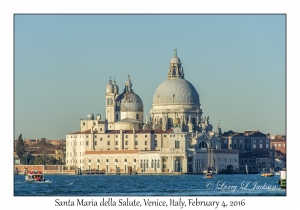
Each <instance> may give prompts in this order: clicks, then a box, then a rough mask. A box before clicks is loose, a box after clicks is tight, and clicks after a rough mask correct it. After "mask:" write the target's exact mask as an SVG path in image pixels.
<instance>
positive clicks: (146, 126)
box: [143, 124, 152, 130]
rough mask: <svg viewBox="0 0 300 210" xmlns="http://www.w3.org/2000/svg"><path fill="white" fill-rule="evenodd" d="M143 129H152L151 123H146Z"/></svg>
mask: <svg viewBox="0 0 300 210" xmlns="http://www.w3.org/2000/svg"><path fill="white" fill-rule="evenodd" d="M143 130H152V129H151V125H149V124H145V125H144V126H143Z"/></svg>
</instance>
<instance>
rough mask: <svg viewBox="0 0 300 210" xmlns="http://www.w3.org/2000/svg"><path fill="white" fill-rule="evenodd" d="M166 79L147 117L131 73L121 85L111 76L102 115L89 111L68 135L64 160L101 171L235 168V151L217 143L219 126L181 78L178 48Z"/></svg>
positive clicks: (178, 170)
mask: <svg viewBox="0 0 300 210" xmlns="http://www.w3.org/2000/svg"><path fill="white" fill-rule="evenodd" d="M167 75H168V77H167V79H166V80H165V81H164V82H162V83H161V84H160V85H159V86H158V88H157V89H156V91H155V93H154V95H153V103H152V109H151V111H150V118H148V117H147V116H146V117H145V122H143V119H144V110H143V102H142V100H141V98H140V97H139V96H138V95H137V94H136V93H135V92H134V91H133V89H132V83H131V80H130V77H129V76H128V79H127V80H126V82H125V87H124V91H123V92H122V93H120V94H119V88H118V86H117V84H116V82H115V81H114V82H113V83H112V81H111V80H109V83H108V85H107V87H106V98H105V102H106V113H105V114H106V117H105V118H104V119H101V116H100V115H97V116H96V118H94V115H93V114H88V115H87V118H86V119H81V120H80V131H78V132H74V133H69V134H67V135H66V155H67V156H66V164H67V166H68V167H69V168H72V167H73V168H80V169H81V170H92V169H96V170H103V171H105V173H117V172H120V173H130V172H138V173H202V172H203V171H205V170H207V168H208V167H210V168H212V169H214V171H216V172H217V171H219V172H220V171H222V170H223V171H224V170H225V169H226V170H227V169H228V167H229V168H233V170H232V171H230V172H234V171H236V170H235V169H237V168H238V151H237V152H236V151H232V150H227V149H221V147H220V145H221V141H220V140H221V139H220V135H221V128H220V125H218V128H217V130H216V132H213V131H212V129H213V127H212V125H211V124H209V117H204V119H203V118H202V110H201V108H200V99H199V94H198V92H197V90H196V89H195V88H194V86H193V85H192V84H191V83H190V82H188V81H187V80H185V78H184V72H183V68H182V63H181V61H180V59H179V58H178V57H177V51H176V50H175V52H174V57H173V58H172V59H171V61H170V67H169V70H168V74H167Z"/></svg>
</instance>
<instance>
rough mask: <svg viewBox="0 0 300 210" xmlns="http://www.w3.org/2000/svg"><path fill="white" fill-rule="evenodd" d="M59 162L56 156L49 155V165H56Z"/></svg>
mask: <svg viewBox="0 0 300 210" xmlns="http://www.w3.org/2000/svg"><path fill="white" fill-rule="evenodd" d="M57 162H58V160H56V159H55V158H54V157H52V156H51V157H49V158H48V160H47V165H56V163H57Z"/></svg>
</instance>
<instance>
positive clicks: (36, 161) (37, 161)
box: [32, 155, 44, 165]
mask: <svg viewBox="0 0 300 210" xmlns="http://www.w3.org/2000/svg"><path fill="white" fill-rule="evenodd" d="M32 163H33V165H44V158H43V157H42V156H41V155H38V156H36V157H35V158H34V160H33V162H32Z"/></svg>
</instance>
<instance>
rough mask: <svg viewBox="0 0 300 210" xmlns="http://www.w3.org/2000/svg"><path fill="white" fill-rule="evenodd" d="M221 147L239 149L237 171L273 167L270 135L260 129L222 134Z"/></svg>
mask: <svg viewBox="0 0 300 210" xmlns="http://www.w3.org/2000/svg"><path fill="white" fill-rule="evenodd" d="M221 144H222V145H221V147H222V148H226V149H231V150H238V151H239V167H240V168H239V172H240V173H246V172H247V170H248V173H255V172H260V171H262V170H263V169H264V168H268V169H269V168H274V166H275V165H274V164H275V162H274V161H275V157H274V150H272V148H271V145H270V135H269V134H264V133H261V132H260V131H245V132H244V133H238V132H234V131H228V132H224V133H223V134H222V143H221Z"/></svg>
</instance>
